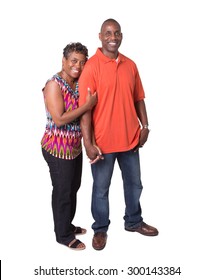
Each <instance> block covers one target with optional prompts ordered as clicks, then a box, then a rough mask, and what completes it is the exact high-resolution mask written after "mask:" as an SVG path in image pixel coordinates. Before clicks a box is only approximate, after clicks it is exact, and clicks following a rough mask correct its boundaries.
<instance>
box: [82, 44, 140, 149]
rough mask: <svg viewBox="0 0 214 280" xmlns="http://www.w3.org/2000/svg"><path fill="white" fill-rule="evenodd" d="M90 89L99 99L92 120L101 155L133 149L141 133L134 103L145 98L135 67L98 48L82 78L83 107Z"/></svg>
mask: <svg viewBox="0 0 214 280" xmlns="http://www.w3.org/2000/svg"><path fill="white" fill-rule="evenodd" d="M88 87H89V88H90V89H91V92H95V91H96V92H97V96H98V102H97V105H96V106H95V108H94V110H93V111H92V112H93V115H92V118H93V124H94V135H95V140H96V143H97V145H98V146H99V147H100V149H101V150H102V152H103V153H104V154H106V153H114V152H123V151H129V150H131V149H133V148H134V147H135V146H136V145H137V144H138V141H139V134H140V124H139V120H138V117H137V114H136V110H135V102H137V101H140V100H142V99H144V97H145V94H144V90H143V86H142V82H141V79H140V76H139V72H138V69H137V67H136V64H135V63H134V62H133V61H132V60H131V59H129V58H128V57H126V56H124V55H122V54H121V53H119V56H118V60H117V62H116V60H115V59H110V58H108V57H106V56H105V55H104V54H103V53H102V51H101V49H100V48H98V49H97V51H96V53H95V55H93V56H92V57H91V58H90V59H89V60H88V61H87V63H86V65H85V67H84V69H83V72H82V74H81V76H80V79H79V94H80V98H79V105H80V106H81V105H82V104H84V102H85V100H86V96H87V94H88V92H87V88H88Z"/></svg>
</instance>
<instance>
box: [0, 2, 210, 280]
mask: <svg viewBox="0 0 214 280" xmlns="http://www.w3.org/2000/svg"><path fill="white" fill-rule="evenodd" d="M211 2H212V1H208V0H204V1H197V0H195V1H190V0H185V1H184V0H180V1H172V0H162V1H159V0H150V1H146V0H138V1H137V0H133V1H126V0H123V1H122V0H118V1H115V0H108V1H98V0H91V1H87V0H81V1H71V0H70V1H68V0H61V1H56V0H52V1H45V0H43V1H41V0H37V1H26V0H20V1H7V2H6V1H5V2H4V3H1V4H0V24H1V44H0V62H1V63H0V69H1V70H0V71H1V110H0V113H1V163H2V164H1V166H2V167H1V194H0V219H1V220H0V221H1V225H0V226H1V229H0V259H1V260H2V279H4V280H11V279H22V280H25V279H27V280H29V279H37V278H38V279H47V278H48V276H47V275H43V276H36V275H35V273H34V270H35V269H38V268H39V267H40V266H41V267H42V268H44V269H50V268H52V267H53V268H56V267H57V268H59V269H72V268H74V267H77V268H79V269H85V268H88V267H89V266H90V265H91V266H92V267H93V268H95V269H101V268H107V269H110V268H118V269H119V275H118V276H110V275H109V276H93V277H92V276H74V275H72V276H70V275H68V276H59V275H58V276H51V277H49V278H48V279H50V278H51V279H62V278H63V279H70V278H71V277H72V278H73V279H104V278H105V279H123V280H124V279H130V278H131V276H130V275H128V274H127V272H128V267H130V266H131V267H139V268H140V267H150V268H153V267H155V266H156V267H181V275H180V276H179V275H174V276H169V277H172V279H185V280H189V279H212V276H213V274H214V273H213V270H212V267H213V263H212V259H213V249H214V248H213V247H214V246H213V237H212V235H213V231H214V227H213V217H212V216H211V215H212V214H211V213H213V210H214V209H213V195H212V192H211V191H212V188H213V186H214V179H213V161H214V152H213V143H214V141H213V140H214V139H213V138H214V135H213V103H212V101H213V98H212V96H213V93H214V86H213V74H214V71H213V70H214V67H213V65H214V55H213V49H214V43H213V26H214V19H213V8H212V5H211ZM110 17H112V18H115V19H116V20H117V21H119V23H120V24H121V27H122V32H123V37H124V39H123V42H122V45H121V48H120V51H121V52H122V53H123V54H125V55H127V56H129V57H130V58H132V59H133V60H134V61H135V62H136V63H137V66H138V68H139V71H140V75H141V77H142V82H143V85H144V88H145V92H146V105H147V111H148V117H149V123H150V127H151V133H150V136H149V140H148V142H147V144H146V145H145V146H144V148H143V149H141V150H140V155H141V164H142V182H143V186H144V190H143V194H142V199H141V200H142V201H141V202H142V210H143V217H144V219H145V221H146V222H147V223H149V224H151V225H154V226H156V227H157V228H158V229H159V231H160V234H159V236H158V237H155V238H149V237H145V236H141V235H139V234H137V233H129V232H126V231H124V229H123V215H124V200H123V190H122V181H121V178H120V172H119V169H118V167H117V166H116V167H115V171H114V177H113V180H112V185H111V189H110V218H111V225H110V229H109V232H108V242H107V246H106V248H105V249H104V250H103V251H100V252H98V251H95V250H94V249H93V248H92V246H91V240H92V236H93V232H92V230H91V223H92V217H91V212H90V199H91V185H92V179H91V173H90V165H89V162H88V160H87V158H86V156H84V167H83V179H82V186H81V189H80V191H79V194H78V206H77V213H76V217H75V221H74V222H75V224H76V225H80V226H83V227H86V228H87V229H88V232H87V235H85V236H82V237H81V240H82V241H83V242H84V243H85V244H86V246H87V248H86V250H84V251H81V252H74V251H71V250H69V249H68V248H66V247H64V246H61V245H59V244H57V243H56V242H55V236H54V232H53V221H52V212H51V182H50V178H49V172H48V168H47V165H46V163H45V162H44V160H43V158H42V155H41V151H40V140H41V137H42V134H43V132H44V128H45V121H46V120H45V110H44V104H43V97H42V92H41V89H42V87H43V86H44V83H45V82H46V80H47V79H48V78H49V77H50V76H51V75H52V74H55V73H56V72H57V71H59V70H60V69H61V58H62V50H63V48H64V47H65V45H66V44H67V43H69V42H71V41H80V42H81V43H83V44H85V45H86V46H87V47H88V49H89V55H90V56H91V55H93V54H94V52H95V51H96V49H97V47H98V46H100V42H99V40H98V33H99V30H100V26H101V24H102V22H103V21H104V20H105V19H107V18H110ZM122 270H123V272H122ZM155 276H156V277H157V279H165V277H166V276H163V275H162V276H158V275H154V274H153V275H152V276H146V275H144V276H143V275H139V274H138V275H137V276H135V278H136V279H142V278H143V277H144V279H155ZM170 279H171V278H170Z"/></svg>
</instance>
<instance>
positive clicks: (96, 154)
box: [86, 144, 104, 164]
mask: <svg viewBox="0 0 214 280" xmlns="http://www.w3.org/2000/svg"><path fill="white" fill-rule="evenodd" d="M86 154H87V156H88V158H89V162H90V164H94V163H96V162H97V161H99V160H103V159H104V157H103V154H102V151H101V150H100V148H99V147H98V146H97V145H95V144H94V145H91V146H90V147H87V149H86Z"/></svg>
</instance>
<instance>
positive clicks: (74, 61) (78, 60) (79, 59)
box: [62, 52, 87, 79]
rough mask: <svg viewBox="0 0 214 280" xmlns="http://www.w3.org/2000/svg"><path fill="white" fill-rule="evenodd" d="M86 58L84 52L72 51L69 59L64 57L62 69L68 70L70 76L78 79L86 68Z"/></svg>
mask: <svg viewBox="0 0 214 280" xmlns="http://www.w3.org/2000/svg"><path fill="white" fill-rule="evenodd" d="M86 60H87V59H86V56H85V55H84V54H81V53H77V52H71V53H70V54H69V56H68V58H67V59H66V58H65V57H63V59H62V69H63V70H64V71H65V72H66V74H67V75H68V76H70V77H72V78H74V79H77V78H79V76H80V74H81V72H82V70H83V68H84V65H85V63H86Z"/></svg>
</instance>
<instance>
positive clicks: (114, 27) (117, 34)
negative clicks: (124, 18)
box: [99, 22, 123, 56]
mask: <svg viewBox="0 0 214 280" xmlns="http://www.w3.org/2000/svg"><path fill="white" fill-rule="evenodd" d="M122 38H123V35H122V33H121V30H120V26H119V25H118V24H116V23H114V22H107V23H106V24H105V25H104V26H103V28H102V30H101V32H100V33H99V39H100V41H101V42H102V50H103V53H104V54H105V55H107V56H112V55H113V54H115V55H117V53H118V49H119V47H120V45H121V42H122Z"/></svg>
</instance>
